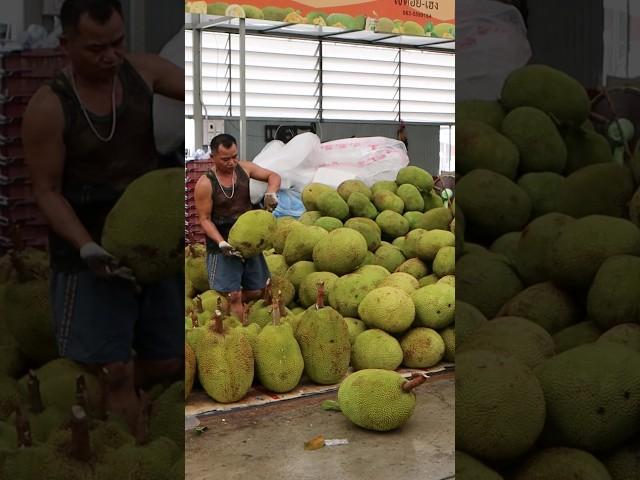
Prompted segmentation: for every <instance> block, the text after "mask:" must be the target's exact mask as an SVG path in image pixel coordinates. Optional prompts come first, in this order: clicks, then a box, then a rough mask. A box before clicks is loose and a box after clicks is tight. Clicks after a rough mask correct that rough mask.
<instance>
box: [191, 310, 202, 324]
mask: <svg viewBox="0 0 640 480" xmlns="http://www.w3.org/2000/svg"><path fill="white" fill-rule="evenodd" d="M191 326H192V327H193V328H197V327H199V326H200V325H199V324H198V315H196V312H193V311H192V312H191Z"/></svg>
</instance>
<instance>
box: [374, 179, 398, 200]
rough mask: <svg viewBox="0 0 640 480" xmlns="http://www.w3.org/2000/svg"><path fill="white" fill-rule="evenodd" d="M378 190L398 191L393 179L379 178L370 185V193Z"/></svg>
mask: <svg viewBox="0 0 640 480" xmlns="http://www.w3.org/2000/svg"><path fill="white" fill-rule="evenodd" d="M379 190H388V191H390V192H391V193H396V192H397V191H398V184H397V183H396V182H394V181H393V180H379V181H377V182H375V183H374V184H373V185H371V195H372V198H373V195H374V194H375V193H376V192H377V191H379Z"/></svg>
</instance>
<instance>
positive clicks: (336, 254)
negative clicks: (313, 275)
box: [313, 228, 367, 275]
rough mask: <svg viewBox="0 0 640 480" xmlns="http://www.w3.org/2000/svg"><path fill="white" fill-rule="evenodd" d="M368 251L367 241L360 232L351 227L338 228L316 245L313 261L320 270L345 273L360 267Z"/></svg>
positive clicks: (338, 273) (339, 273)
mask: <svg viewBox="0 0 640 480" xmlns="http://www.w3.org/2000/svg"><path fill="white" fill-rule="evenodd" d="M366 253H367V241H366V240H365V238H364V237H363V236H362V235H361V234H360V232H358V231H356V230H353V229H351V228H338V229H336V230H333V231H332V232H329V234H328V235H327V236H326V237H324V238H321V239H320V241H319V242H318V243H317V244H316V245H315V247H314V248H313V263H315V265H316V268H317V269H318V270H320V271H325V272H333V273H335V274H337V275H344V274H347V273H351V272H353V271H354V270H355V269H356V268H358V267H359V266H360V265H361V264H362V261H363V260H364V258H365V256H366Z"/></svg>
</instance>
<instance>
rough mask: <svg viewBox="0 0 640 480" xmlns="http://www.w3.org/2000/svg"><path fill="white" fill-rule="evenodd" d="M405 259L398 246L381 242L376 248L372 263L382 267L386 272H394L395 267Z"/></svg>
mask: <svg viewBox="0 0 640 480" xmlns="http://www.w3.org/2000/svg"><path fill="white" fill-rule="evenodd" d="M405 260H406V258H405V257H404V255H403V254H402V252H401V251H400V249H399V248H396V247H394V246H392V245H388V244H382V245H380V246H379V247H378V248H377V250H376V253H375V258H374V260H373V264H374V265H379V266H381V267H384V268H385V269H386V270H387V271H388V272H395V270H396V268H398V267H399V266H400V265H402V264H403V263H404V262H405Z"/></svg>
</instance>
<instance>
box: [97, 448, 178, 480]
mask: <svg viewBox="0 0 640 480" xmlns="http://www.w3.org/2000/svg"><path fill="white" fill-rule="evenodd" d="M182 451H183V448H181V447H178V446H177V445H176V444H175V443H173V442H172V441H171V440H169V439H167V438H157V439H155V440H153V441H152V442H151V443H148V444H146V445H142V446H140V445H136V444H128V445H125V446H123V447H121V448H119V449H117V450H111V451H109V452H107V453H106V455H105V458H104V460H103V461H102V462H100V463H99V464H98V466H97V467H96V471H95V480H109V479H113V478H136V479H140V480H150V479H152V478H165V477H166V475H167V472H169V471H170V470H171V468H172V467H173V464H174V463H175V461H176V460H177V459H178V457H179V456H180V452H182ZM90 471H91V470H90ZM89 478H91V477H89Z"/></svg>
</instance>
